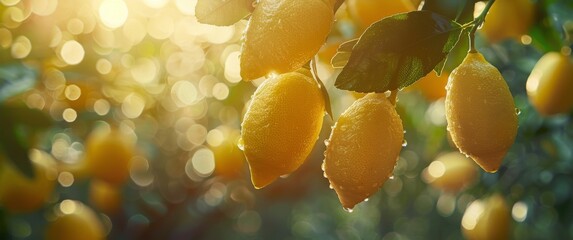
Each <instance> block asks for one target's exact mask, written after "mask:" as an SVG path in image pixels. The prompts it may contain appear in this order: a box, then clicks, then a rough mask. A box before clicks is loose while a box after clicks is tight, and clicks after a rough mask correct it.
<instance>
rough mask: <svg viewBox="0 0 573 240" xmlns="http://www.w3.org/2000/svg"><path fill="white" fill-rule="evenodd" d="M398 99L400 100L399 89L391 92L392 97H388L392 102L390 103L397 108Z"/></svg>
mask: <svg viewBox="0 0 573 240" xmlns="http://www.w3.org/2000/svg"><path fill="white" fill-rule="evenodd" d="M397 99H398V89H396V90H392V91H391V92H390V96H389V97H388V100H390V103H392V105H394V106H396V100H397Z"/></svg>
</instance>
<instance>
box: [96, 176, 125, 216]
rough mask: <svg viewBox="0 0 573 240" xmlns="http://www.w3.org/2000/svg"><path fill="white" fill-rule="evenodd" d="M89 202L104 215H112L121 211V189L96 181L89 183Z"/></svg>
mask: <svg viewBox="0 0 573 240" xmlns="http://www.w3.org/2000/svg"><path fill="white" fill-rule="evenodd" d="M89 197H90V202H91V203H92V204H93V206H95V207H96V208H97V209H98V210H100V211H102V212H103V213H105V214H108V215H113V214H116V213H117V212H118V211H119V210H120V209H121V202H122V198H123V197H122V195H121V188H120V187H118V186H115V185H111V184H109V183H107V182H104V181H100V180H97V179H94V180H92V182H91V183H90V191H89Z"/></svg>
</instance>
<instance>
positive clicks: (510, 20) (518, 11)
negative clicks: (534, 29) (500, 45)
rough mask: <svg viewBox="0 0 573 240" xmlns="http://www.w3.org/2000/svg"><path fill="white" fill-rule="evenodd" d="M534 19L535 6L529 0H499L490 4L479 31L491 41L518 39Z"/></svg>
mask: <svg viewBox="0 0 573 240" xmlns="http://www.w3.org/2000/svg"><path fill="white" fill-rule="evenodd" d="M534 19H535V8H534V4H533V2H532V1H531V0H499V1H495V3H494V4H493V5H492V6H491V8H490V10H489V12H488V14H487V17H486V18H485V22H484V25H483V27H482V28H481V29H480V32H481V33H483V35H484V36H485V38H486V39H488V41H489V42H492V43H495V42H499V41H502V40H505V39H508V38H517V39H519V38H520V37H521V36H522V35H524V34H526V33H527V31H528V30H529V27H530V26H531V25H532V24H533V21H534Z"/></svg>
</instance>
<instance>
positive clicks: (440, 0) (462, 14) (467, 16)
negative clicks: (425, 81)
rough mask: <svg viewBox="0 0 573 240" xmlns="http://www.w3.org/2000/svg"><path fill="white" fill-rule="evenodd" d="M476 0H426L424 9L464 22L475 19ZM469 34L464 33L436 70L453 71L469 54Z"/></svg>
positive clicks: (439, 71) (440, 72)
mask: <svg viewBox="0 0 573 240" xmlns="http://www.w3.org/2000/svg"><path fill="white" fill-rule="evenodd" d="M474 6H475V4H474V0H426V1H425V2H424V6H423V8H422V10H428V11H432V12H435V13H438V14H441V15H442V16H444V17H446V18H448V19H450V20H453V21H456V22H457V23H460V24H464V23H468V22H471V21H472V20H473V13H474ZM468 41H469V40H468V36H467V34H462V35H461V38H460V40H459V41H458V44H456V46H455V47H454V48H453V49H452V50H451V52H450V53H449V54H448V56H447V57H446V59H444V60H443V61H441V62H440V63H439V64H438V65H436V67H435V68H434V71H435V72H436V74H438V76H439V75H441V74H442V71H446V72H451V71H452V70H453V69H454V68H456V67H457V66H458V65H459V64H460V63H461V62H462V60H463V59H464V57H465V56H466V55H467V52H468V47H469V46H468Z"/></svg>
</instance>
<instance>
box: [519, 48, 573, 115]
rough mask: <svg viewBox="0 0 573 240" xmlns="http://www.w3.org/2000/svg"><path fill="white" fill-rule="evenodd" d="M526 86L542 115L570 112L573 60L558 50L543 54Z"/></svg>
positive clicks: (533, 103)
mask: <svg viewBox="0 0 573 240" xmlns="http://www.w3.org/2000/svg"><path fill="white" fill-rule="evenodd" d="M526 88H527V95H528V96H529V101H530V102H531V104H532V105H533V106H534V107H535V109H537V111H538V112H539V113H541V114H542V115H545V116H551V115H555V114H560V113H568V112H569V111H571V108H573V62H572V61H571V59H570V58H569V56H565V55H563V54H560V53H556V52H550V53H547V54H545V55H543V57H541V59H539V61H537V63H536V64H535V67H534V68H533V70H532V71H531V74H530V75H529V78H528V79H527V84H526Z"/></svg>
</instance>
